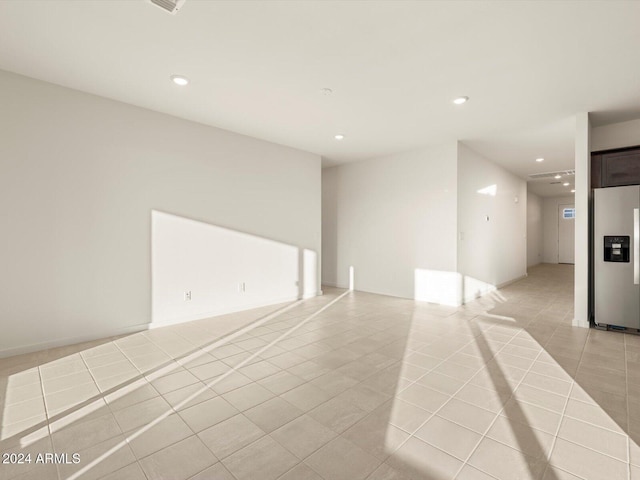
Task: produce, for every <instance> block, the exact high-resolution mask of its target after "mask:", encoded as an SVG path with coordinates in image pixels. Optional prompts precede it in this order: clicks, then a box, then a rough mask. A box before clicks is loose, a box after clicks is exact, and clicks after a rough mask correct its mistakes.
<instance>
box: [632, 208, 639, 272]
mask: <svg viewBox="0 0 640 480" xmlns="http://www.w3.org/2000/svg"><path fill="white" fill-rule="evenodd" d="M633 284H634V285H638V284H640V208H634V209H633Z"/></svg>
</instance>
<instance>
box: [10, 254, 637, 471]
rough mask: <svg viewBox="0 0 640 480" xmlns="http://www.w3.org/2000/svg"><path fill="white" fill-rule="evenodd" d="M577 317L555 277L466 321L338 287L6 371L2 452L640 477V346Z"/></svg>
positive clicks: (525, 284) (539, 278)
mask: <svg viewBox="0 0 640 480" xmlns="http://www.w3.org/2000/svg"><path fill="white" fill-rule="evenodd" d="M572 309H573V268H572V267H570V266H566V265H542V266H539V267H535V268H533V269H531V270H530V275H529V277H528V278H526V279H525V280H522V281H519V282H517V283H515V284H512V285H510V286H508V287H506V288H504V289H502V290H499V291H497V292H494V293H493V294H491V295H488V296H485V297H483V298H481V299H478V300H476V301H474V302H472V303H469V304H467V305H465V306H463V307H460V308H453V307H444V306H437V305H432V304H426V303H416V302H413V301H410V300H405V299H398V298H392V297H385V296H380V295H373V294H366V293H359V292H358V293H349V292H345V291H343V290H338V289H327V291H326V294H325V295H324V296H322V297H318V298H314V299H310V300H306V301H302V302H297V303H295V304H292V305H289V306H281V308H277V307H270V308H263V309H259V310H253V311H250V312H243V313H239V314H234V315H227V316H224V317H217V318H214V319H207V320H201V321H195V322H190V323H187V324H182V325H178V326H172V327H166V328H161V329H154V330H149V331H146V332H142V333H138V334H134V335H128V336H124V337H120V338H113V339H105V340H103V341H99V342H92V343H88V344H83V345H76V346H72V347H65V348H59V349H53V350H48V351H43V352H38V353H35V354H30V355H23V356H20V357H12V358H8V359H4V360H0V407H1V408H0V413H1V414H2V417H1V432H0V451H1V452H3V453H5V454H9V453H12V454H16V455H15V456H9V457H6V459H7V460H8V461H9V462H15V461H17V460H19V459H20V455H23V456H24V455H27V454H31V463H26V464H22V465H18V464H15V463H13V464H0V480H4V479H14V478H16V479H18V478H20V479H28V478H32V479H38V480H47V479H76V478H83V479H84V478H87V479H89V478H91V479H93V478H108V479H113V480H116V479H117V480H128V479H131V480H137V479H140V480H143V479H170V480H181V479H198V480H205V479H221V480H234V479H236V480H272V479H274V480H275V479H281V480H322V479H324V480H340V479H344V480H359V479H368V480H383V479H384V480H402V479H429V480H447V479H459V480H484V479H499V480H514V479H544V480H568V479H580V478H581V479H587V480H596V479H605V480H618V479H620V480H622V479H632V480H636V479H640V448H638V446H637V445H636V442H638V439H639V438H640V336H633V335H626V334H620V333H612V332H601V331H597V330H587V329H581V328H577V327H572V326H571V321H572ZM45 453H55V454H57V455H59V456H60V455H63V454H67V455H68V459H67V458H66V457H58V459H57V460H58V461H60V460H67V461H66V463H63V464H52V463H37V460H40V459H39V458H38V454H45ZM74 453H77V454H79V458H80V463H78V464H74V463H73V457H72V454H74ZM49 461H51V459H50V458H49Z"/></svg>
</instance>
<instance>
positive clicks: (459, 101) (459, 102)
mask: <svg viewBox="0 0 640 480" xmlns="http://www.w3.org/2000/svg"><path fill="white" fill-rule="evenodd" d="M468 100H469V97H458V98H456V99H455V100H454V101H453V103H455V104H456V105H462V104H463V103H467V101H468Z"/></svg>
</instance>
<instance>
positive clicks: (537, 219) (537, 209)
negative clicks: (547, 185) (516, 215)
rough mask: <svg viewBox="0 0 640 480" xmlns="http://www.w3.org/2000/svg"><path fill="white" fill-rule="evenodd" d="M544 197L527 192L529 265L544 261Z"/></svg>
mask: <svg viewBox="0 0 640 480" xmlns="http://www.w3.org/2000/svg"><path fill="white" fill-rule="evenodd" d="M542 211H543V207H542V198H540V197H539V196H538V195H536V194H535V193H532V192H527V267H532V266H534V265H538V264H539V263H541V262H542V245H543V241H544V240H543V238H544V236H543V232H544V231H543V225H542V224H543V220H542Z"/></svg>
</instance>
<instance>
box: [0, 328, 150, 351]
mask: <svg viewBox="0 0 640 480" xmlns="http://www.w3.org/2000/svg"><path fill="white" fill-rule="evenodd" d="M148 329H149V324H146V323H145V324H139V325H132V326H129V327H122V328H116V329H114V330H108V331H107V330H101V331H99V332H96V333H87V334H84V335H78V336H77V337H65V338H60V339H57V340H49V341H47V342H40V343H32V344H30V345H24V346H21V347H15V348H7V349H4V350H0V358H6V357H13V356H15V355H23V354H25V353H32V352H38V351H40V350H48V349H50V348H57V347H65V346H67V345H74V344H76V343H83V342H92V341H94V340H100V339H102V338H109V337H116V336H118V335H127V334H131V333H137V332H142V331H144V330H148Z"/></svg>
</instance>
